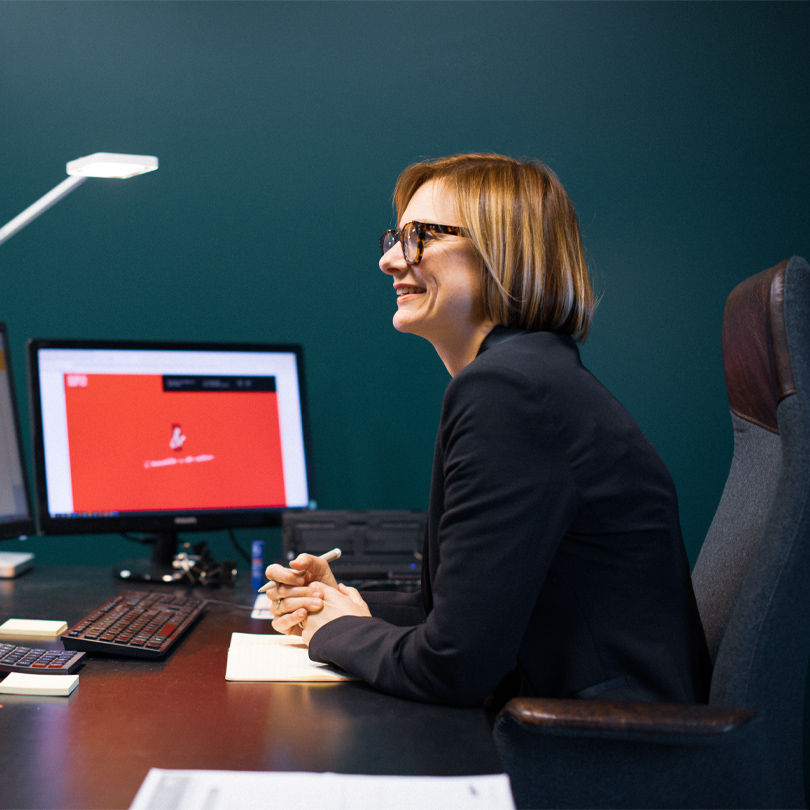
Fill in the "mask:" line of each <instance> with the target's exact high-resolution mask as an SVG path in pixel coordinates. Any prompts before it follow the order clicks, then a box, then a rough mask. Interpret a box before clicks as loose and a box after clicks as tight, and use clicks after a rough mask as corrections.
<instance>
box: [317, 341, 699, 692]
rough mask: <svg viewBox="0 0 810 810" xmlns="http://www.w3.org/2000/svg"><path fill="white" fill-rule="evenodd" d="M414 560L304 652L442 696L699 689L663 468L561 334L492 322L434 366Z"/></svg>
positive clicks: (376, 680) (687, 584)
mask: <svg viewBox="0 0 810 810" xmlns="http://www.w3.org/2000/svg"><path fill="white" fill-rule="evenodd" d="M507 338H508V339H507ZM422 565H423V570H422V589H421V593H420V594H416V595H413V594H385V593H383V594H377V595H374V594H371V593H369V594H364V597H366V598H367V601H368V603H369V607H370V608H371V611H372V615H373V618H359V617H353V616H344V617H341V618H340V619H336V620H335V621H332V622H330V623H329V624H327V625H325V626H324V627H323V628H321V629H320V630H318V632H316V633H315V635H314V636H313V638H312V640H311V643H310V648H309V652H310V657H311V658H313V659H314V660H316V661H325V662H330V663H333V664H336V665H337V666H339V667H342V668H343V669H345V670H347V671H349V672H352V673H354V674H356V675H358V676H360V677H361V678H363V680H365V681H366V682H368V683H370V684H372V685H373V686H376V687H378V688H379V689H381V690H383V691H385V692H389V693H391V694H394V695H399V696H402V697H407V698H414V699H418V700H425V701H434V702H440V703H452V704H460V705H474V704H481V703H482V702H484V701H486V699H487V698H488V697H489V696H491V695H492V694H493V693H495V694H496V695H497V700H498V702H501V701H503V700H505V699H508V698H509V697H511V696H513V695H515V694H520V695H537V696H549V697H582V698H599V699H619V700H621V699H628V700H630V699H633V700H651V701H666V702H690V703H691V702H701V701H705V700H706V699H707V697H708V682H709V675H710V664H709V656H708V652H707V649H706V642H705V639H704V636H703V629H702V626H701V624H700V618H699V616H698V612H697V607H696V604H695V598H694V594H693V592H692V586H691V579H690V575H689V565H688V561H687V558H686V554H685V551H684V548H683V541H682V539H681V533H680V526H679V520H678V504H677V499H676V495H675V487H674V484H673V482H672V479H671V477H670V475H669V473H668V471H667V470H666V468H665V466H664V464H663V462H662V461H661V459H660V458H659V456H658V454H657V453H656V452H655V450H654V449H653V447H652V445H651V444H650V443H649V441H648V440H647V439H646V437H645V436H644V435H643V433H642V432H641V430H640V429H639V427H638V426H637V425H636V423H635V422H634V421H633V419H632V418H631V417H630V415H629V414H628V413H627V412H626V411H625V410H624V408H622V406H621V405H620V404H619V403H618V402H617V401H616V400H615V399H614V398H613V397H612V396H611V394H610V393H609V392H608V391H607V390H606V389H605V388H604V387H603V386H602V385H601V384H600V383H599V382H598V381H597V380H596V379H595V378H594V377H593V375H591V374H590V372H588V371H587V370H586V369H585V368H584V367H583V366H582V364H581V362H580V359H579V352H578V350H577V347H576V345H575V344H574V342H573V341H572V340H571V339H570V338H568V337H566V336H562V335H558V334H555V333H551V332H531V333H522V332H521V333H518V334H513V333H511V332H509V331H508V330H504V329H502V328H500V327H496V329H495V330H493V332H492V333H491V334H490V335H489V336H488V337H487V339H486V340H485V342H484V345H483V346H482V350H481V352H480V353H479V356H478V357H477V358H476V359H475V360H474V361H473V362H472V363H470V364H469V365H468V366H467V367H466V368H464V369H463V370H462V371H461V372H460V373H459V374H457V375H456V376H455V377H454V378H453V380H452V381H451V382H450V384H449V386H448V388H447V391H446V393H445V397H444V404H443V409H442V418H441V424H440V427H439V433H438V437H437V442H436V451H435V457H434V467H433V479H432V484H431V494H430V506H429V514H428V527H427V537H426V541H425V551H424V559H423V562H422Z"/></svg>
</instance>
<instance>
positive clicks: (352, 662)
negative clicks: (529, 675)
mask: <svg viewBox="0 0 810 810" xmlns="http://www.w3.org/2000/svg"><path fill="white" fill-rule="evenodd" d="M553 401H554V398H553V396H552V395H551V394H549V393H544V392H543V391H542V389H541V388H539V387H538V386H537V385H534V386H533V385H532V384H531V382H530V381H529V380H528V379H527V377H526V376H525V375H523V374H522V373H521V372H520V371H519V370H516V369H513V368H503V367H500V366H497V365H495V364H486V363H484V364H478V363H477V364H472V365H471V366H468V367H467V368H466V369H465V370H464V371H462V372H461V373H460V374H459V375H457V376H456V377H455V378H454V379H453V380H452V381H451V383H450V385H449V386H448V389H447V393H446V395H445V401H444V407H443V413H442V423H441V426H440V432H439V440H438V451H437V452H439V453H440V454H441V457H442V458H443V477H444V503H443V504H434V503H433V502H431V509H434V508H438V509H439V510H440V512H441V515H442V517H441V521H440V523H439V528H438V538H437V539H438V554H436V550H437V549H436V548H435V547H431V555H432V556H431V559H430V563H429V565H430V576H431V582H432V597H433V607H432V610H431V611H430V613H429V614H428V615H427V618H426V620H425V621H424V622H423V623H421V624H418V625H411V626H404V627H402V626H395V625H393V624H391V623H389V622H386V621H384V620H382V619H380V618H377V617H373V618H361V617H355V616H344V617H341V618H339V619H336V620H334V621H332V622H330V623H329V624H327V625H325V626H324V627H323V628H321V629H320V630H318V632H317V633H315V635H314V636H313V638H312V640H311V643H310V647H309V653H310V657H311V658H312V659H314V660H317V661H323V662H329V663H332V664H335V665H337V666H339V667H341V668H343V669H345V670H347V671H348V672H351V673H353V674H355V675H358V676H359V677H361V678H362V679H363V680H365V681H366V682H368V683H370V684H372V685H374V686H376V687H377V688H379V689H381V690H383V691H386V692H389V693H391V694H394V695H399V696H402V697H407V698H411V699H417V700H423V701H431V702H441V703H450V704H459V705H474V704H480V703H481V702H482V701H483V700H484V699H485V698H486V697H487V696H488V695H489V694H490V693H491V692H492V691H493V690H494V688H495V687H496V686H497V684H498V683H499V681H500V680H501V679H502V678H503V677H504V676H505V675H506V674H508V673H509V672H511V671H512V670H513V669H514V668H515V666H516V662H517V655H518V648H519V645H520V641H521V638H522V636H523V634H524V631H525V628H526V625H527V623H528V621H529V618H530V615H531V611H532V608H533V606H534V604H535V602H536V600H537V596H538V593H539V591H540V588H541V586H542V584H543V580H544V578H545V574H546V571H547V570H548V567H549V565H550V563H551V560H552V558H553V556H554V553H555V551H556V549H557V547H558V545H559V542H560V540H561V538H562V536H563V535H564V533H565V529H566V527H567V525H568V524H569V523H570V522H571V519H572V514H573V510H574V509H575V500H576V498H575V492H574V490H573V485H572V484H571V479H570V475H569V473H568V470H567V464H566V460H565V452H564V448H561V447H560V446H559V442H558V441H557V425H556V419H555V416H554V413H553V409H552V407H550V406H551V405H552V403H553ZM434 475H436V471H435V470H434ZM433 495H434V496H435V495H436V488H435V485H434V490H433ZM436 558H438V559H436Z"/></svg>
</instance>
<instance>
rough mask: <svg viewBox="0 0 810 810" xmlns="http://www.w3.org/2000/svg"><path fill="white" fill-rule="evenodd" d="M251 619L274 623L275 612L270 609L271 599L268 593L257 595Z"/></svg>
mask: <svg viewBox="0 0 810 810" xmlns="http://www.w3.org/2000/svg"><path fill="white" fill-rule="evenodd" d="M250 618H251V619H266V620H268V621H273V611H272V610H271V609H270V599H268V597H267V594H266V593H260V594H257V595H256V600H255V601H254V603H253V610H252V611H251V612H250Z"/></svg>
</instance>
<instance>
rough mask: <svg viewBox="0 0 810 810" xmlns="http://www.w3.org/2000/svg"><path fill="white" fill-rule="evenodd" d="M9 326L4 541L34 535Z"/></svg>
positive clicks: (2, 422) (1, 460) (1, 429)
mask: <svg viewBox="0 0 810 810" xmlns="http://www.w3.org/2000/svg"><path fill="white" fill-rule="evenodd" d="M19 426H20V422H19V418H18V414H17V407H16V400H15V397H14V380H13V379H12V376H11V358H10V355H9V351H8V336H7V334H6V327H5V324H3V323H0V538H9V537H20V536H22V535H28V534H33V532H34V518H33V516H32V514H31V505H30V501H29V499H28V486H27V482H26V476H25V465H24V463H23V457H22V442H21V441H20V430H19Z"/></svg>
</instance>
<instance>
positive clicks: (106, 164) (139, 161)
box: [67, 152, 158, 178]
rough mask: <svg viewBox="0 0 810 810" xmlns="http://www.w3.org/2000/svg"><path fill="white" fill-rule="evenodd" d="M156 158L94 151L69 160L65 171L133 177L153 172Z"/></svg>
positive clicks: (83, 174)
mask: <svg viewBox="0 0 810 810" xmlns="http://www.w3.org/2000/svg"><path fill="white" fill-rule="evenodd" d="M157 167H158V159H157V158H156V157H153V156H152V155H119V154H116V153H113V152H96V153H95V154H93V155H87V157H81V158H77V159H76V160H71V161H70V162H69V163H68V164H67V173H68V174H71V175H80V176H82V177H121V178H124V177H134V176H135V175H136V174H145V173H146V172H153V171H155V169H157Z"/></svg>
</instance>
